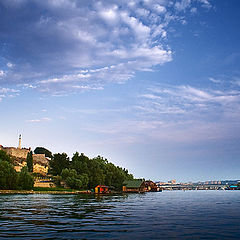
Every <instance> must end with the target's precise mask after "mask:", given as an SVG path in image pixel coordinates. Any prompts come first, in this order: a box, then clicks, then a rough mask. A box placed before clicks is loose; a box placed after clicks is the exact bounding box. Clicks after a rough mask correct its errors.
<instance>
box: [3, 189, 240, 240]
mask: <svg viewBox="0 0 240 240" xmlns="http://www.w3.org/2000/svg"><path fill="white" fill-rule="evenodd" d="M239 197H240V191H239V192H235V193H230V192H223V191H221V193H220V192H218V191H206V192H205V191H195V192H187V191H186V192H181V191H178V192H162V193H148V194H123V195H45V194H31V195H0V230H1V231H0V238H1V239H4V238H6V239H7V238H8V239H9V238H17V239H19V238H27V239H56V238H58V239H84V238H85V239H96V238H102V239H120V238H121V239H129V238H134V237H135V238H137V239H159V238H161V239H169V238H176V239H181V238H182V239H186V238H190V239H194V238H199V239H201V238H203V239H204V238H206V236H207V238H208V239H211V238H212V239H216V238H218V239H219V238H227V239H234V238H236V239H237V238H238V237H239V236H240V216H239V214H238V213H237V211H236V209H239V207H240V201H239Z"/></svg>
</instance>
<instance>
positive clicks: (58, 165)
mask: <svg viewBox="0 0 240 240" xmlns="http://www.w3.org/2000/svg"><path fill="white" fill-rule="evenodd" d="M49 165H50V173H52V174H53V175H55V176H56V175H60V174H61V173H62V170H63V169H65V168H69V166H70V161H69V157H68V156H67V154H66V153H62V154H60V153H57V154H54V155H53V158H52V159H51V160H50V161H49Z"/></svg>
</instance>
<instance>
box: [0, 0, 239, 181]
mask: <svg viewBox="0 0 240 240" xmlns="http://www.w3.org/2000/svg"><path fill="white" fill-rule="evenodd" d="M239 10H240V1H239V0H121V1H120V0H104V1H103V0H99V1H94V0H81V1H79V0H45V1H37V0H0V144H1V145H3V146H17V145H18V136H19V134H22V145H23V146H24V147H31V148H32V149H35V147H37V146H42V147H46V148H48V149H49V150H50V151H52V152H53V153H58V152H60V153H61V152H66V153H67V154H68V155H69V156H70V157H72V155H73V153H74V152H76V151H78V152H80V153H84V154H85V155H87V156H89V157H91V158H92V157H96V156H98V155H100V156H103V157H104V158H107V159H108V160H109V161H110V162H113V163H114V164H116V165H119V166H122V167H125V168H127V169H128V170H129V172H131V173H133V174H134V176H135V177H136V178H139V177H144V178H146V179H152V180H154V181H158V180H159V181H166V180H170V179H176V180H177V181H178V182H186V181H203V180H221V179H222V180H223V179H240V147H239V144H240V44H239V42H240V31H239V24H240V15H239Z"/></svg>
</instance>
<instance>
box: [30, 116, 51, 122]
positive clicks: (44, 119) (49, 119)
mask: <svg viewBox="0 0 240 240" xmlns="http://www.w3.org/2000/svg"><path fill="white" fill-rule="evenodd" d="M51 120H52V119H51V118H48V117H44V118H39V119H30V120H26V122H28V123H39V122H49V121H51Z"/></svg>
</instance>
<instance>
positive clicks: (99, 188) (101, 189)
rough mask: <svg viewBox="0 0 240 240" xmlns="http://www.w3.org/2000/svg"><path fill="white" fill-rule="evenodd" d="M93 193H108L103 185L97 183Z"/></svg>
mask: <svg viewBox="0 0 240 240" xmlns="http://www.w3.org/2000/svg"><path fill="white" fill-rule="evenodd" d="M95 193H109V189H108V187H107V186H104V185H97V186H96V187H95Z"/></svg>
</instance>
